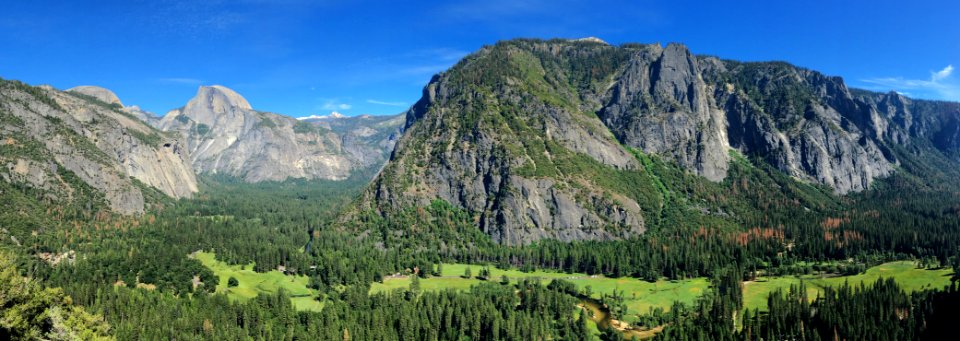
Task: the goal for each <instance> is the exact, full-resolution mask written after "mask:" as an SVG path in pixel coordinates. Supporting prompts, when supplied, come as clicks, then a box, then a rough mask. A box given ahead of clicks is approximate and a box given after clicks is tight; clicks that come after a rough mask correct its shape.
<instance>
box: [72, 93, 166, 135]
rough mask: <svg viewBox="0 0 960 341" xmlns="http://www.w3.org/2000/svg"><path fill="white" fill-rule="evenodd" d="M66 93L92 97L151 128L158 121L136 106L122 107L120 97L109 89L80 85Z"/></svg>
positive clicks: (155, 117) (158, 119)
mask: <svg viewBox="0 0 960 341" xmlns="http://www.w3.org/2000/svg"><path fill="white" fill-rule="evenodd" d="M67 92H70V93H73V94H77V95H81V96H89V97H92V99H96V100H99V101H101V102H103V103H106V104H108V105H110V106H113V107H115V108H117V109H119V110H121V111H123V112H125V113H127V114H130V115H133V116H134V117H136V118H138V119H140V120H141V121H144V122H146V123H147V124H149V125H151V126H156V125H157V123H158V122H159V121H160V118H159V117H157V116H156V115H154V114H153V113H150V112H147V111H144V110H142V109H140V107H139V106H136V105H131V106H124V105H123V102H120V97H117V94H115V93H113V91H110V90H109V89H106V88H102V87H99V86H93V85H81V86H76V87H72V88H70V89H67Z"/></svg>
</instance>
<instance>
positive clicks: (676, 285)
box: [370, 264, 709, 321]
mask: <svg viewBox="0 0 960 341" xmlns="http://www.w3.org/2000/svg"><path fill="white" fill-rule="evenodd" d="M467 267H469V268H470V269H471V272H472V273H473V275H474V276H476V275H477V274H478V273H479V272H480V268H481V266H477V265H466V264H444V265H443V273H442V277H431V278H427V279H422V280H420V288H421V289H423V290H442V289H457V290H469V289H470V286H472V285H475V284H477V283H480V280H479V279H476V278H471V279H465V278H461V277H460V276H461V275H463V273H464V271H465V270H466V269H467ZM490 273H491V276H490V278H491V280H492V281H500V278H501V276H503V275H506V276H507V277H508V278H510V281H511V282H513V281H517V280H518V279H522V278H540V279H541V280H542V281H543V284H547V283H549V282H550V280H552V279H555V278H560V279H564V280H567V281H569V282H571V283H573V284H575V285H576V286H577V287H578V288H581V289H583V288H585V287H587V286H590V289H591V291H592V292H593V295H592V296H593V297H594V298H600V295H601V294H612V293H613V291H614V290H622V291H623V292H624V293H625V294H624V295H625V298H626V299H625V302H626V304H627V312H628V314H630V315H635V314H638V313H646V312H648V311H649V309H650V308H652V307H661V308H664V310H669V309H670V305H671V304H673V302H674V301H681V302H684V303H686V304H693V303H694V301H696V299H697V297H700V295H701V294H703V292H704V291H706V289H707V287H708V286H709V282H708V281H707V280H706V279H705V278H697V279H689V280H682V281H666V280H661V281H657V282H655V283H650V282H645V281H643V280H639V279H636V278H608V277H604V276H589V275H586V274H582V273H572V274H567V273H562V272H551V271H534V272H521V271H518V270H501V269H497V268H494V267H490ZM409 286H410V278H409V277H399V278H393V277H391V278H386V279H384V281H383V283H373V285H372V286H371V288H370V292H371V293H376V292H380V291H389V290H395V289H406V288H408V287H409ZM632 320H635V319H631V318H627V321H632Z"/></svg>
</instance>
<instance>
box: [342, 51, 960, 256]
mask: <svg viewBox="0 0 960 341" xmlns="http://www.w3.org/2000/svg"><path fill="white" fill-rule="evenodd" d="M958 120H960V105H958V104H957V103H946V102H935V101H921V100H911V99H907V98H905V97H903V96H900V95H898V94H896V93H888V94H877V93H870V92H865V91H860V90H851V89H849V88H848V87H847V86H846V85H845V84H844V82H843V80H842V79H841V78H839V77H829V76H825V75H823V74H821V73H818V72H816V71H812V70H807V69H804V68H800V67H796V66H792V65H790V64H787V63H782V62H760V63H743V62H736V61H729V60H722V59H718V58H715V57H710V56H697V55H694V54H693V53H692V52H690V51H689V50H688V49H687V48H686V47H684V46H683V45H680V44H669V45H667V46H665V47H664V46H661V45H659V44H649V45H643V44H625V45H622V46H611V45H608V44H606V43H605V42H603V41H602V40H599V39H581V40H551V41H540V40H514V41H507V42H501V43H498V44H496V45H494V46H487V47H484V48H483V49H481V50H480V51H478V52H476V53H474V54H472V55H470V56H467V57H466V58H464V59H463V60H462V61H460V62H459V63H457V64H456V65H455V66H454V67H453V68H452V69H450V70H448V71H447V72H444V73H442V74H439V75H437V76H435V77H434V78H433V79H432V80H431V81H430V83H429V85H427V86H426V87H425V88H424V91H423V96H422V98H421V99H420V100H419V101H418V102H417V103H416V104H415V105H414V106H413V107H412V108H411V109H410V110H409V111H408V112H407V113H406V123H405V133H404V135H403V136H402V137H401V138H400V140H399V142H398V143H397V146H396V149H395V151H394V153H393V155H392V158H391V160H390V161H389V162H388V164H387V165H386V166H385V167H384V169H383V171H382V172H381V173H380V175H379V176H378V177H377V178H376V179H375V181H374V183H373V185H372V186H371V188H370V189H369V190H368V191H367V192H366V193H365V194H364V195H363V198H362V200H361V201H360V208H361V209H372V210H375V211H377V212H380V213H381V214H385V215H387V214H389V213H390V212H391V211H393V210H398V209H403V208H406V207H414V206H422V205H426V204H428V203H430V202H432V201H434V200H443V201H446V202H449V203H451V204H453V205H454V206H456V207H458V208H461V209H463V210H465V211H467V212H469V213H470V214H471V215H472V216H473V219H474V221H475V222H476V224H477V225H478V227H479V228H480V229H481V230H483V231H485V232H486V233H488V234H489V235H490V236H491V237H493V239H494V240H496V241H499V242H501V243H506V244H526V243H530V242H533V241H536V240H539V239H544V238H547V239H560V240H577V239H617V238H625V237H629V236H633V235H636V234H639V233H642V232H643V231H644V230H645V229H646V228H647V227H648V225H650V224H649V221H650V220H651V219H655V218H656V215H657V214H658V213H657V212H662V211H663V210H664V209H665V207H667V206H668V202H667V201H666V200H665V199H664V198H665V195H667V194H668V193H682V192H683V191H684V189H682V188H665V187H664V185H663V184H664V183H665V182H664V181H661V180H660V179H658V176H660V175H658V174H657V173H654V172H651V169H650V167H649V165H650V164H651V162H656V160H663V161H664V162H666V164H668V165H672V166H673V167H677V168H678V169H680V170H681V171H682V172H687V173H691V174H695V175H697V178H699V179H702V180H696V181H706V182H713V183H721V182H724V181H731V180H730V179H729V178H728V176H729V175H730V173H731V172H732V171H733V168H732V167H734V165H735V164H737V163H738V162H739V161H737V160H738V159H749V160H752V161H751V162H753V163H754V164H755V165H756V166H757V167H758V169H765V168H771V169H773V170H775V171H776V172H779V173H781V174H784V175H786V176H789V177H791V178H793V179H794V181H795V182H797V183H801V184H809V185H810V187H811V189H812V190H814V191H821V190H820V189H824V190H822V191H823V192H824V195H830V196H843V195H851V194H853V193H858V192H861V191H864V190H867V189H870V188H871V187H872V185H873V184H874V183H875V182H877V181H878V180H881V179H884V178H886V177H889V176H891V175H893V174H895V173H896V172H908V171H907V170H904V169H903V167H902V160H903V159H904V158H908V159H910V160H914V159H919V160H920V164H924V161H923V160H927V159H931V158H934V159H937V160H940V159H944V160H950V161H948V162H950V165H951V166H953V167H956V166H957V165H960V164H958V162H960V158H958V157H957V155H958V153H957V152H958V150H960V144H958V136H960V134H958V132H960V130H958ZM940 157H942V158H940ZM911 162H912V161H911ZM930 164H932V163H930ZM748 167H749V166H748ZM928 168H929V167H928ZM771 176H778V175H776V174H773V175H771ZM695 186H700V187H703V186H706V185H695ZM784 190H785V189H784ZM796 199H797V198H791V197H786V198H785V199H784V200H796ZM685 205H687V206H690V207H694V208H696V204H695V203H686V204H685ZM700 209H701V210H706V209H704V208H702V207H701V208H700ZM756 209H759V208H756ZM704 214H713V215H717V216H723V215H726V214H727V213H725V212H707V213H704ZM724 219H726V218H724Z"/></svg>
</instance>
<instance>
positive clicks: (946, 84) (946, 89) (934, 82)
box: [861, 65, 960, 101]
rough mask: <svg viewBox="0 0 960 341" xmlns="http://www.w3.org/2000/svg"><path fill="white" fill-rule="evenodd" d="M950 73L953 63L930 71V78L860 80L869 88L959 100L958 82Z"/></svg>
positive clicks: (959, 89)
mask: <svg viewBox="0 0 960 341" xmlns="http://www.w3.org/2000/svg"><path fill="white" fill-rule="evenodd" d="M952 75H953V65H947V67H945V68H943V69H941V70H940V71H933V72H930V79H908V78H904V77H877V78H867V79H862V80H861V81H862V82H864V83H867V84H870V85H869V86H868V88H870V89H871V90H880V91H887V90H893V91H896V92H898V93H901V94H907V93H913V94H918V95H920V96H921V97H931V98H936V99H943V100H951V101H957V100H960V83H957V82H956V81H954V80H953V78H952V77H951V76H952ZM905 90H910V91H909V92H907V91H905Z"/></svg>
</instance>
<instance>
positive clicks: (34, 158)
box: [0, 81, 197, 214]
mask: <svg viewBox="0 0 960 341" xmlns="http://www.w3.org/2000/svg"><path fill="white" fill-rule="evenodd" d="M76 93H79V94H80V95H76ZM119 103H120V101H119V99H117V98H116V96H115V95H112V92H110V91H109V90H105V89H100V88H91V87H83V88H80V89H73V90H72V91H70V92H60V91H56V90H54V89H52V88H41V87H31V86H28V85H25V84H23V83H20V82H16V81H0V116H2V120H0V134H2V136H0V140H2V141H0V142H2V144H3V146H4V149H3V151H4V152H3V153H2V155H0V164H3V165H4V167H3V169H2V170H0V172H2V173H0V177H2V179H3V180H5V181H8V182H15V183H23V184H26V185H28V186H30V187H33V188H37V189H40V190H42V191H44V192H45V193H46V195H47V197H48V198H49V199H51V200H55V201H62V200H72V199H75V198H82V197H102V198H103V200H104V201H105V204H106V205H107V206H108V207H109V208H111V209H112V210H114V211H116V212H119V213H125V214H130V213H138V212H142V211H143V209H144V196H143V193H142V188H141V187H140V186H138V185H137V184H135V183H134V181H133V180H132V179H136V180H139V181H140V182H142V183H143V184H145V185H148V186H152V187H154V188H156V189H157V190H159V191H161V192H163V193H164V194H166V195H168V196H171V197H175V198H181V197H189V196H191V195H192V194H193V193H194V192H196V191H197V182H196V178H195V176H194V173H193V172H192V170H191V168H190V164H189V161H188V160H189V156H188V154H187V150H186V149H184V148H183V145H182V143H181V142H180V141H179V140H178V139H176V138H174V137H171V136H168V135H167V134H164V133H162V132H160V131H158V130H156V129H154V128H152V127H150V126H149V125H147V124H145V123H144V122H143V121H141V120H138V119H137V118H135V117H133V116H131V115H129V114H128V113H126V112H124V111H123V110H121V109H120V104H119ZM86 188H89V189H92V190H94V191H96V193H89V192H86V191H87V189H86Z"/></svg>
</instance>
